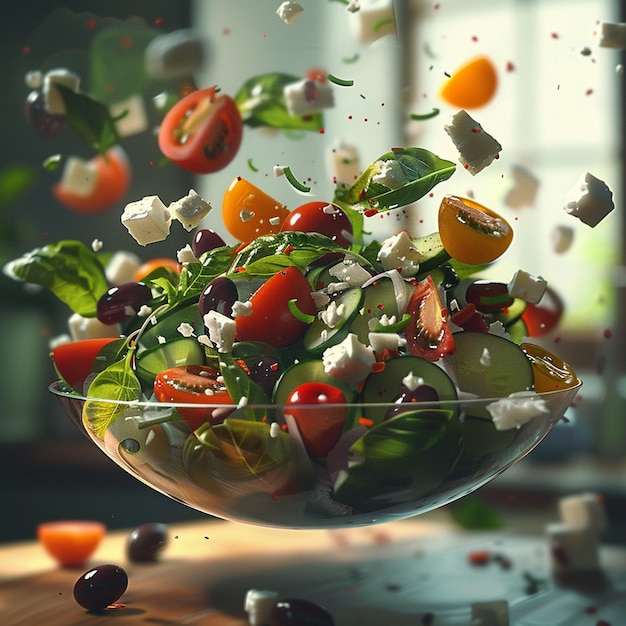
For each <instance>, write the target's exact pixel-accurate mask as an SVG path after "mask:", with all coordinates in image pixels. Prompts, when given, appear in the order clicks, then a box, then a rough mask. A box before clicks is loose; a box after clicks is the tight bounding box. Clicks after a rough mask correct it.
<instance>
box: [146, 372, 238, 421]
mask: <svg viewBox="0 0 626 626" xmlns="http://www.w3.org/2000/svg"><path fill="white" fill-rule="evenodd" d="M219 374H220V373H219V371H218V370H216V369H215V368H214V367H209V366H205V365H184V366H182V367H171V368H170V369H167V370H164V371H162V372H161V373H159V374H157V376H156V378H155V379H154V395H155V396H156V398H157V400H159V402H173V403H176V404H178V403H180V404H210V405H216V404H225V405H226V404H232V399H231V397H230V394H229V393H228V391H227V390H226V386H225V385H224V383H223V382H219V381H218V380H217V379H218V377H219ZM177 410H178V413H179V415H180V416H181V418H182V419H183V420H184V421H185V422H186V423H187V425H188V426H189V428H191V429H192V430H195V429H196V428H198V427H199V426H201V425H202V424H204V423H205V422H210V423H211V424H221V423H222V422H223V421H224V419H225V418H226V417H228V414H229V413H230V410H229V409H227V408H226V407H224V409H222V408H220V407H215V406H211V407H210V408H209V407H207V408H206V409H203V408H197V407H189V408H185V407H181V406H179V407H177Z"/></svg>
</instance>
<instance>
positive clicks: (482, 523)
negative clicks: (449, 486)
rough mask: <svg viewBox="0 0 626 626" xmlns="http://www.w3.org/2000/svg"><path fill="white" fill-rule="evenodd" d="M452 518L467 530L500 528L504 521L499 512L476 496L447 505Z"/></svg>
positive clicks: (466, 497)
mask: <svg viewBox="0 0 626 626" xmlns="http://www.w3.org/2000/svg"><path fill="white" fill-rule="evenodd" d="M446 508H447V509H448V511H449V512H450V515H451V516H452V519H453V520H454V522H455V523H456V524H458V525H459V526H460V527H461V528H463V529H465V530H498V529H500V528H502V527H503V526H504V522H503V520H502V518H501V517H500V515H499V514H498V512H497V511H496V510H495V509H494V508H493V507H491V506H489V505H488V504H487V503H485V502H483V501H482V500H480V499H478V498H476V497H475V496H465V497H463V498H460V499H459V500H456V501H455V502H452V503H450V504H449V505H448V506H447V507H446Z"/></svg>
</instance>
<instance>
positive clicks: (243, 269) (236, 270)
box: [235, 265, 246, 272]
mask: <svg viewBox="0 0 626 626" xmlns="http://www.w3.org/2000/svg"><path fill="white" fill-rule="evenodd" d="M245 271H246V268H245V267H244V266H243V265H240V266H239V267H238V268H236V269H235V272H245Z"/></svg>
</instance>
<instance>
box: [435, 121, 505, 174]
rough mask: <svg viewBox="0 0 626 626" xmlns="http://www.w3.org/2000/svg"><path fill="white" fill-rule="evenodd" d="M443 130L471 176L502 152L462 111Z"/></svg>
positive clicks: (500, 147)
mask: <svg viewBox="0 0 626 626" xmlns="http://www.w3.org/2000/svg"><path fill="white" fill-rule="evenodd" d="M444 130H445V131H446V133H448V135H449V136H450V139H452V142H453V143H454V145H455V146H456V149H457V150H458V151H459V161H460V162H461V163H462V164H463V166H464V167H465V169H466V170H467V171H468V172H469V173H470V174H471V175H472V176H475V175H476V174H478V172H480V171H482V170H483V169H485V168H486V167H487V166H488V165H490V164H491V163H492V162H493V160H494V159H496V158H497V157H498V155H499V153H500V151H501V150H502V146H501V145H500V144H499V143H498V142H497V141H496V140H495V139H494V138H493V137H492V136H491V135H490V134H489V133H487V132H485V131H484V130H483V127H482V126H481V125H480V124H479V123H478V122H477V121H476V120H474V119H472V117H471V116H470V115H469V114H468V113H467V112H466V111H464V110H462V109H461V110H460V111H459V112H458V113H457V114H456V115H454V116H453V117H452V123H451V124H448V125H445V126H444Z"/></svg>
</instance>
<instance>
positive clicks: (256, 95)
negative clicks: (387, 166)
mask: <svg viewBox="0 0 626 626" xmlns="http://www.w3.org/2000/svg"><path fill="white" fill-rule="evenodd" d="M299 80H300V78H298V77H297V76H291V75H289V74H283V73H280V72H271V73H269V74H261V75H259V76H253V77H252V78H249V79H248V80H247V81H246V82H245V83H244V84H243V85H242V86H241V88H240V89H239V91H238V92H237V93H236V94H235V97H234V100H235V103H236V104H237V108H238V109H239V113H240V114H241V117H242V118H243V121H244V124H247V125H248V126H251V127H253V128H254V127H257V126H270V127H272V128H283V129H300V130H312V131H319V130H320V129H321V128H323V127H324V120H323V116H322V115H321V114H320V113H314V114H312V115H306V116H297V115H291V114H290V113H289V111H288V109H287V104H286V102H285V96H284V93H283V90H284V88H285V87H286V86H287V85H289V84H291V83H295V82H297V81H299Z"/></svg>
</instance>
